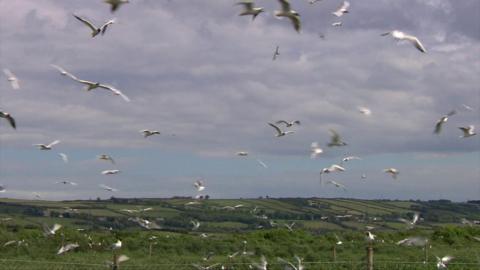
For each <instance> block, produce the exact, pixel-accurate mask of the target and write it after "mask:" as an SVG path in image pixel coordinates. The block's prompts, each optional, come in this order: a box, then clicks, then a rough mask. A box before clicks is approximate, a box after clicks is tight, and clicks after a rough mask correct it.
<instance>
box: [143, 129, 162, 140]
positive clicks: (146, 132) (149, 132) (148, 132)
mask: <svg viewBox="0 0 480 270" xmlns="http://www.w3.org/2000/svg"><path fill="white" fill-rule="evenodd" d="M140 132H141V133H143V137H144V138H147V137H150V136H152V135H155V134H157V135H160V131H157V130H148V129H142V130H140Z"/></svg>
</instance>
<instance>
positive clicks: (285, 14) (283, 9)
mask: <svg viewBox="0 0 480 270" xmlns="http://www.w3.org/2000/svg"><path fill="white" fill-rule="evenodd" d="M320 1H322V0H310V1H309V3H310V4H315V3H317V2H320ZM104 2H105V3H107V4H109V5H110V7H111V12H112V13H113V12H115V11H116V10H118V9H119V8H120V7H121V6H122V5H123V4H126V3H128V2H129V1H128V0H104ZM278 3H279V4H280V9H279V10H277V11H275V12H274V15H275V16H276V17H277V18H287V19H288V20H289V21H290V22H291V24H292V26H293V28H294V30H295V31H297V32H299V33H300V32H301V27H302V22H301V17H300V14H299V13H298V12H297V11H295V10H293V9H292V7H291V4H290V2H289V1H288V0H278ZM237 5H241V6H243V10H241V12H240V13H239V14H238V15H239V16H252V21H254V20H255V18H257V16H259V15H260V14H261V13H264V12H265V9H264V8H263V7H257V6H255V3H254V2H253V1H251V0H244V1H240V2H238V3H237ZM350 6H351V5H350V3H349V2H348V1H343V2H342V3H341V5H340V6H339V7H338V9H336V10H334V11H332V12H331V13H332V15H334V16H335V17H336V18H341V17H342V16H344V15H346V14H348V13H349V12H350ZM73 16H74V18H75V19H76V20H78V21H79V22H81V23H82V24H83V25H85V26H86V27H88V28H89V29H90V31H91V37H92V38H95V37H96V36H98V35H105V33H106V31H107V29H108V28H109V27H112V25H113V24H115V23H116V19H110V20H108V21H106V22H105V23H103V24H102V25H100V26H97V25H96V24H94V23H93V22H91V21H89V20H88V19H86V18H85V17H82V16H79V15H76V14H73ZM332 26H336V27H339V26H342V22H341V21H336V22H334V23H332ZM381 36H391V37H393V38H394V39H395V40H400V41H402V40H403V41H407V42H409V43H411V44H412V45H413V46H414V47H415V48H416V49H417V50H418V51H420V52H421V53H426V52H427V50H426V48H425V46H424V45H423V44H422V42H421V41H420V40H419V38H417V37H416V36H413V35H410V34H406V33H404V32H401V31H399V30H392V31H389V32H386V33H383V34H381ZM279 56H280V48H279V46H276V48H275V50H274V53H273V58H272V60H276V59H277V58H278V57H279ZM52 67H53V68H54V69H56V70H57V71H58V72H60V74H61V75H62V76H66V77H67V78H69V79H71V80H72V81H73V82H76V83H79V84H82V85H84V89H85V90H86V91H87V92H90V91H93V90H96V91H97V89H100V90H105V91H108V92H110V93H111V94H113V95H115V96H119V97H121V98H122V99H123V100H124V101H126V102H129V101H130V98H129V97H128V96H127V95H125V94H124V93H123V92H122V91H120V90H119V89H117V88H115V87H113V86H111V85H108V84H104V83H100V82H96V81H89V80H85V79H80V78H78V77H77V76H75V75H73V74H72V73H70V72H68V71H66V70H65V69H64V68H63V67H60V66H58V65H54V64H52ZM3 72H4V74H5V76H6V79H7V81H8V82H9V83H10V85H11V88H12V89H14V90H19V89H21V84H20V80H19V79H18V77H17V76H16V75H15V74H14V73H13V72H12V71H11V70H9V69H7V68H5V69H4V70H3ZM462 106H463V108H464V109H466V110H469V111H473V110H474V109H473V108H471V107H469V106H467V105H465V104H463V105H462ZM358 112H359V113H361V114H363V115H365V116H367V117H369V116H371V115H372V111H371V110H370V109H369V108H367V107H363V106H359V107H358ZM456 113H457V111H456V110H453V111H451V112H449V113H447V114H445V115H443V116H442V117H441V118H440V119H439V120H438V121H437V122H436V123H435V125H434V133H435V134H440V133H441V131H442V129H443V126H444V125H445V124H446V123H447V121H448V120H449V118H450V117H452V116H453V115H455V114H456ZM0 118H4V119H5V120H6V121H7V122H8V124H9V125H10V126H11V127H12V128H13V129H16V128H17V122H16V120H15V118H14V117H13V116H12V115H11V114H10V113H9V112H6V111H3V110H2V111H0ZM300 124H301V122H300V120H293V121H286V120H279V121H276V122H274V123H268V125H269V126H270V127H271V128H273V130H274V134H273V135H274V137H277V138H280V137H284V136H287V135H291V134H294V133H295V130H292V129H291V128H293V127H295V126H298V125H300ZM459 129H460V130H461V132H462V135H461V136H460V137H461V138H468V137H472V136H474V135H476V133H475V127H474V126H473V125H469V126H464V127H459ZM139 132H140V133H142V134H143V136H144V138H147V137H150V136H153V135H159V134H160V131H157V130H149V129H143V130H140V131H139ZM330 133H331V139H330V141H329V142H328V143H327V146H328V147H343V146H347V145H348V144H347V143H346V142H345V141H343V139H342V137H341V136H340V134H339V133H338V132H337V131H336V130H334V129H330ZM59 143H60V140H54V141H53V142H51V143H48V144H34V146H36V147H38V149H40V150H52V149H53V148H54V147H55V146H56V145H57V144H59ZM323 153H324V149H322V148H321V146H320V143H318V142H313V143H311V152H310V157H311V158H312V159H315V158H317V157H318V156H320V155H322V154H323ZM236 155H237V156H240V157H246V156H249V155H250V154H249V153H248V152H246V151H239V152H237V153H236ZM59 156H60V157H61V158H62V160H63V161H64V162H65V163H68V156H67V155H66V154H65V153H59ZM98 159H99V160H102V161H106V162H110V163H111V164H112V165H115V164H116V163H115V160H114V159H113V157H112V156H110V155H108V154H101V155H99V156H98ZM360 159H361V158H360V157H357V156H346V157H344V158H343V159H342V160H341V162H340V163H339V164H332V165H331V166H329V167H326V168H323V169H322V170H321V171H320V182H321V184H322V185H323V184H324V179H323V177H324V175H330V174H333V173H340V172H344V171H345V170H346V168H345V165H344V164H347V163H349V162H351V161H352V160H360ZM256 161H257V162H258V163H259V164H260V165H261V166H262V167H264V168H268V166H267V164H265V163H264V162H263V161H262V160H260V159H258V158H256ZM383 171H384V172H385V173H387V174H390V175H391V177H392V178H393V179H397V177H398V175H399V171H398V170H397V169H396V168H385V169H384V170H383ZM120 172H121V171H120V170H118V169H109V170H104V171H102V172H101V174H102V175H115V174H118V173H120ZM361 179H366V175H365V174H362V175H361ZM326 183H327V184H331V185H333V186H335V187H337V188H340V189H343V190H346V189H347V188H346V186H345V185H344V184H342V183H340V182H338V181H334V180H328V181H326ZM56 184H63V185H72V186H76V185H77V183H75V182H71V181H68V180H62V181H58V182H56ZM193 186H194V187H195V190H196V191H197V195H196V196H195V198H196V199H200V198H203V195H201V192H202V191H204V190H205V188H206V186H205V183H204V181H203V180H196V181H195V182H194V183H193ZM99 187H100V188H102V189H104V190H106V191H109V192H114V191H117V189H115V188H113V187H110V186H107V185H105V184H100V185H99ZM5 191H6V188H5V187H4V186H3V185H0V192H5ZM195 204H199V202H198V200H194V201H191V202H188V203H186V204H185V205H186V206H190V205H195ZM241 207H243V205H235V206H226V207H224V208H223V209H225V210H235V209H238V208H241ZM149 210H152V209H151V208H147V209H140V210H132V209H122V211H125V212H128V213H134V212H139V211H149ZM252 213H255V209H254V210H252ZM261 218H268V217H261ZM418 220H419V215H418V214H415V215H414V217H413V219H412V220H406V219H400V221H402V222H404V223H405V224H407V226H408V227H409V228H413V226H415V224H416V223H417V222H418ZM132 221H134V222H136V223H138V224H139V225H140V226H142V227H144V228H146V229H156V228H159V226H158V225H157V224H156V223H155V222H152V221H149V220H147V219H142V218H138V217H136V218H132ZM191 224H192V231H196V230H198V229H199V227H200V225H201V223H200V222H199V221H197V220H192V221H191ZM270 225H271V226H272V227H273V226H275V225H276V223H275V222H274V221H270ZM284 225H285V227H286V228H287V229H288V230H289V231H293V227H294V225H295V223H291V224H284ZM61 228H62V226H61V225H59V224H54V225H53V226H52V227H48V226H46V227H45V228H44V232H45V236H47V237H49V236H52V235H55V234H56V232H57V231H58V230H60V229H61ZM201 236H202V237H208V235H207V234H201ZM365 237H366V240H367V241H369V242H373V241H375V237H376V236H375V235H374V234H373V233H371V232H370V230H368V231H366V236H365ZM336 238H337V244H342V241H340V239H339V238H338V236H336ZM425 241H426V240H425V239H423V238H419V237H411V238H406V239H404V240H401V241H399V242H398V243H397V244H399V245H425ZM22 243H23V242H22V241H13V240H12V241H9V242H7V243H5V244H4V246H9V245H12V244H17V245H21V244H22ZM244 244H245V248H244V250H243V252H237V253H234V254H232V255H229V258H231V259H232V258H233V257H235V256H236V255H237V254H242V253H243V255H247V254H249V253H248V252H247V251H246V242H245V243H244ZM78 247H79V245H78V244H77V243H69V244H66V245H62V247H61V248H60V249H59V250H58V252H57V254H59V255H60V254H64V253H66V252H69V251H71V250H74V249H76V248H78ZM121 247H122V242H121V241H120V240H118V241H117V242H116V243H114V244H112V246H111V249H112V250H118V249H120V248H121ZM116 259H117V261H116V262H110V263H111V264H114V263H116V264H119V263H121V262H123V261H126V260H128V259H129V258H128V257H127V256H125V255H120V256H116ZM451 260H452V257H451V256H445V257H443V258H440V257H437V267H438V269H446V268H447V265H448V263H449V261H451ZM295 261H296V262H295V263H292V262H290V261H287V260H285V259H282V258H278V262H280V263H281V264H284V265H285V267H286V268H285V269H295V270H302V269H304V268H305V267H304V265H303V259H302V258H300V257H298V256H295ZM218 265H219V264H213V265H210V266H201V265H199V264H194V265H193V266H194V267H195V268H197V269H213V268H215V267H217V266H218ZM267 266H268V262H267V260H266V258H265V257H263V256H262V258H261V260H260V262H258V263H252V264H251V265H250V268H256V269H258V270H266V269H267ZM222 269H224V266H222Z"/></svg>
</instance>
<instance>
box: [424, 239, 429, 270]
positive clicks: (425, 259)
mask: <svg viewBox="0 0 480 270" xmlns="http://www.w3.org/2000/svg"><path fill="white" fill-rule="evenodd" d="M423 248H424V249H425V250H424V251H423V256H424V258H423V263H424V264H427V263H428V241H425V246H424V247H423Z"/></svg>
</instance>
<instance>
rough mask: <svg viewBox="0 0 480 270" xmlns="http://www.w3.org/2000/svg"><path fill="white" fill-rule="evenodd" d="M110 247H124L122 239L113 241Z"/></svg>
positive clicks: (114, 248) (113, 248)
mask: <svg viewBox="0 0 480 270" xmlns="http://www.w3.org/2000/svg"><path fill="white" fill-rule="evenodd" d="M110 248H111V249H112V250H116V249H120V248H122V241H120V239H117V242H115V243H113V244H112V245H111V246H110Z"/></svg>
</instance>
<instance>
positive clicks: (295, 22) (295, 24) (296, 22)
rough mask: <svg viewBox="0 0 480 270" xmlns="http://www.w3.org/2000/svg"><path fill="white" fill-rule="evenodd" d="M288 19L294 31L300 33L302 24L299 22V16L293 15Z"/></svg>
mask: <svg viewBox="0 0 480 270" xmlns="http://www.w3.org/2000/svg"><path fill="white" fill-rule="evenodd" d="M288 18H289V19H290V21H291V22H292V23H293V28H295V31H297V32H300V28H301V27H302V23H301V22H300V16H298V15H293V16H288Z"/></svg>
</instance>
